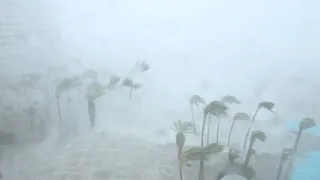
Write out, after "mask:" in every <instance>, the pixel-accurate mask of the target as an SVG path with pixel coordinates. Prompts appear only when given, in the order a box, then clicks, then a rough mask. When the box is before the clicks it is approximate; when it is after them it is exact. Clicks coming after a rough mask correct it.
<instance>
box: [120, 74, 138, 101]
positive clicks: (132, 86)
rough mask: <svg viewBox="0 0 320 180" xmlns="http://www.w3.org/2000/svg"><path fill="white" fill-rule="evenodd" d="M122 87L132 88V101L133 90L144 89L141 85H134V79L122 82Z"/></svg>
mask: <svg viewBox="0 0 320 180" xmlns="http://www.w3.org/2000/svg"><path fill="white" fill-rule="evenodd" d="M122 85H123V86H125V87H129V88H130V94H129V97H130V99H131V98H132V90H133V89H140V88H141V87H142V85H141V84H134V83H133V81H132V79H130V78H125V79H124V80H123V81H122Z"/></svg>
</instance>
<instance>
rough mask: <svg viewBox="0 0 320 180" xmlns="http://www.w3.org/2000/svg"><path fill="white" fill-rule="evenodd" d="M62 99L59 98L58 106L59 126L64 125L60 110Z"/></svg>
mask: <svg viewBox="0 0 320 180" xmlns="http://www.w3.org/2000/svg"><path fill="white" fill-rule="evenodd" d="M59 99H60V98H59V97H57V105H58V115H59V125H61V123H62V117H61V109H60V100H59Z"/></svg>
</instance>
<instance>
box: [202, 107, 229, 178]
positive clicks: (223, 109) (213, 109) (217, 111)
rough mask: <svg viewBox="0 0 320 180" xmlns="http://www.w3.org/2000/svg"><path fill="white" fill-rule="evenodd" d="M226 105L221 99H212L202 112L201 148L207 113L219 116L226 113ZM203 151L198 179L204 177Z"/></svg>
mask: <svg viewBox="0 0 320 180" xmlns="http://www.w3.org/2000/svg"><path fill="white" fill-rule="evenodd" d="M227 110H228V107H227V106H225V105H224V103H222V102H221V101H213V102H211V103H210V104H208V105H207V106H206V107H205V109H204V112H203V122H202V130H201V148H203V145H204V144H203V139H204V130H205V124H206V118H207V116H208V115H209V114H213V115H215V116H218V117H220V115H221V114H227ZM203 176H204V151H203V153H202V155H201V158H200V169H199V180H203V179H204V177H203Z"/></svg>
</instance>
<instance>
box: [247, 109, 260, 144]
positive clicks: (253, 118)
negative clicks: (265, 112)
mask: <svg viewBox="0 0 320 180" xmlns="http://www.w3.org/2000/svg"><path fill="white" fill-rule="evenodd" d="M259 109H260V108H259V107H257V110H256V112H255V113H254V115H253V117H252V120H251V124H250V126H249V128H248V131H247V134H246V138H245V140H244V143H243V149H245V148H246V145H247V141H248V137H249V133H250V131H251V127H252V125H253V122H254V120H255V118H256V116H257V113H258V111H259Z"/></svg>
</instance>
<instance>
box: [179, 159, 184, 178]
mask: <svg viewBox="0 0 320 180" xmlns="http://www.w3.org/2000/svg"><path fill="white" fill-rule="evenodd" d="M179 174H180V180H183V175H182V161H181V159H180V160H179Z"/></svg>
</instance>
